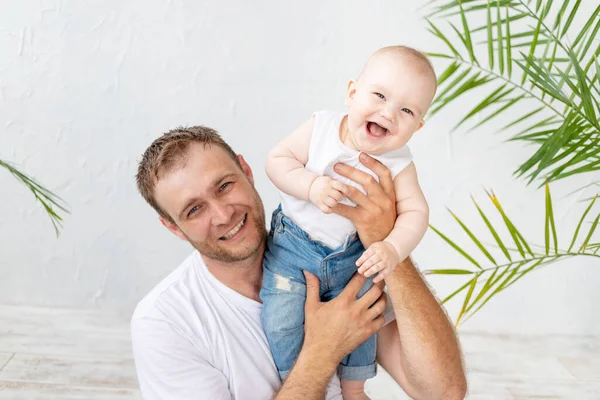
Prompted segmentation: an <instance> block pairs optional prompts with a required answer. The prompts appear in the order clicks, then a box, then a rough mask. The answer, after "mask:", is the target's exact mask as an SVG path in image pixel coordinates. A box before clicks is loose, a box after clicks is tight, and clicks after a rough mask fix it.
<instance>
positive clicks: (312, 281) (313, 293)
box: [302, 271, 321, 309]
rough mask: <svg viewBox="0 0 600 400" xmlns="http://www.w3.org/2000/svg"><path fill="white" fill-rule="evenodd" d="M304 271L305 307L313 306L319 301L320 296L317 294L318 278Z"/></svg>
mask: <svg viewBox="0 0 600 400" xmlns="http://www.w3.org/2000/svg"><path fill="white" fill-rule="evenodd" d="M302 272H304V279H306V308H307V309H308V308H311V307H315V306H316V305H317V304H319V303H320V302H321V296H320V294H319V278H317V277H316V276H314V275H313V274H311V273H310V272H308V271H302Z"/></svg>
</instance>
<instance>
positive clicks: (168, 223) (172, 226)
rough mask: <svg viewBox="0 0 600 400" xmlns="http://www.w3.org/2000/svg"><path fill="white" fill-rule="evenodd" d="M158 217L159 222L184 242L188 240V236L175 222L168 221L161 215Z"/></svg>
mask: <svg viewBox="0 0 600 400" xmlns="http://www.w3.org/2000/svg"><path fill="white" fill-rule="evenodd" d="M158 219H159V220H160V223H161V224H163V225H164V227H165V228H167V229H168V230H170V231H171V232H172V233H173V234H174V235H175V236H177V237H178V238H179V239H181V240H184V241H186V242H187V241H188V238H187V237H186V236H185V235H184V234H183V232H182V231H181V229H179V227H178V226H177V225H176V224H175V223H173V222H171V221H169V220H168V219H166V218H165V217H162V216H159V217H158Z"/></svg>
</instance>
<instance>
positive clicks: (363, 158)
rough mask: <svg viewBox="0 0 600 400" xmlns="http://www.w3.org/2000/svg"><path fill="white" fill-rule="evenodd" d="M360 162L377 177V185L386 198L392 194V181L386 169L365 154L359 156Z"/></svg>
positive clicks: (389, 172)
mask: <svg viewBox="0 0 600 400" xmlns="http://www.w3.org/2000/svg"><path fill="white" fill-rule="evenodd" d="M360 162H361V164H363V165H364V166H365V167H367V168H369V169H370V170H371V171H373V172H375V175H377V176H378V177H379V184H380V185H381V187H382V188H383V191H384V192H385V194H387V195H388V196H389V195H391V194H392V193H394V180H393V179H392V173H391V171H390V170H389V168H388V167H386V166H385V165H383V164H382V163H381V162H380V161H379V160H376V159H374V158H373V157H371V156H369V155H368V154H366V153H361V154H360Z"/></svg>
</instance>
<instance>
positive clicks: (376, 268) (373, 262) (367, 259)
mask: <svg viewBox="0 0 600 400" xmlns="http://www.w3.org/2000/svg"><path fill="white" fill-rule="evenodd" d="M399 263H400V257H398V252H397V251H396V248H395V247H394V246H393V245H392V244H391V243H388V242H386V241H381V242H375V243H373V244H372V245H370V246H369V248H368V249H367V250H366V251H365V252H364V253H363V254H362V256H360V258H359V259H358V260H356V266H357V267H358V273H359V274H363V275H364V276H366V277H367V278H368V277H370V276H371V275H374V274H377V276H376V277H375V279H373V283H377V282H381V281H382V280H384V279H385V277H387V276H388V275H389V274H390V273H391V272H392V271H393V270H394V268H396V266H397V265H398V264H399Z"/></svg>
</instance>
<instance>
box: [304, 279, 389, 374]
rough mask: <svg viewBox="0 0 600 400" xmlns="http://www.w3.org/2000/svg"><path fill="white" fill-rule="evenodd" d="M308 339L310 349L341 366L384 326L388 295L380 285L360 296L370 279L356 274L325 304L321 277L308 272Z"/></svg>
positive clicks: (305, 339) (306, 315) (306, 333)
mask: <svg viewBox="0 0 600 400" xmlns="http://www.w3.org/2000/svg"><path fill="white" fill-rule="evenodd" d="M304 275H305V276H306V305H305V325H304V326H305V328H304V329H305V338H304V346H305V348H306V349H307V350H309V351H310V350H312V349H314V350H315V351H317V352H318V353H320V354H322V355H324V356H326V357H327V358H328V359H327V360H326V362H332V363H333V364H334V365H337V364H338V363H339V362H340V361H341V360H342V358H344V357H345V356H346V355H347V354H350V353H351V352H352V351H354V349H356V348H357V347H358V346H359V345H360V344H361V343H363V342H364V341H365V340H367V339H368V338H369V337H370V336H371V335H373V334H374V333H375V332H377V331H378V330H379V329H380V328H381V327H383V325H384V322H385V321H384V318H383V314H382V313H383V311H384V310H385V306H386V296H385V295H383V296H382V293H383V290H382V288H381V287H380V286H373V287H372V288H371V289H369V290H368V291H367V292H366V293H365V294H364V295H363V296H362V297H361V298H360V299H357V298H356V295H357V294H358V292H359V291H360V289H361V288H362V287H363V284H364V283H365V280H366V278H365V277H363V276H361V275H359V274H355V275H354V277H353V278H352V279H351V280H350V282H349V283H348V285H346V287H345V288H344V290H343V291H342V292H341V293H340V294H339V295H338V296H337V297H336V298H335V299H333V300H331V301H328V302H326V303H322V302H321V300H320V297H319V279H318V278H317V277H316V276H314V275H313V274H311V273H310V272H305V273H304Z"/></svg>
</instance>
